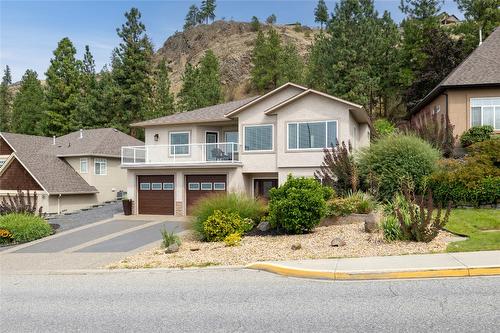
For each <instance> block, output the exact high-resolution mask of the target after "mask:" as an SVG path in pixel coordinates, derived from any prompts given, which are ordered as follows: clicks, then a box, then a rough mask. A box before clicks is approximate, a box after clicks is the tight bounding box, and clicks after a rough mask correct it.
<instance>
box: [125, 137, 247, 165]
mask: <svg viewBox="0 0 500 333" xmlns="http://www.w3.org/2000/svg"><path fill="white" fill-rule="evenodd" d="M238 149H239V148H238V144H237V143H234V142H220V143H192V144H179V145H149V146H127V147H122V156H121V159H122V160H121V162H122V166H123V167H134V166H181V165H184V166H189V165H226V164H230V165H231V164H234V165H239V164H240V161H239V157H240V154H239V150H238Z"/></svg>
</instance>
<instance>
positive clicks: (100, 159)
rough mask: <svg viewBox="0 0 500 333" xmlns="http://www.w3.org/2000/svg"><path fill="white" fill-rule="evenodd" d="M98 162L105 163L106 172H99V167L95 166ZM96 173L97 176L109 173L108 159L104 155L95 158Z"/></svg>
mask: <svg viewBox="0 0 500 333" xmlns="http://www.w3.org/2000/svg"><path fill="white" fill-rule="evenodd" d="M97 163H104V165H105V169H104V171H105V172H104V173H97V168H96V167H95V166H96V164H97ZM99 170H100V171H101V168H100V167H99ZM94 175H96V176H107V175H108V159H107V158H102V157H96V158H94Z"/></svg>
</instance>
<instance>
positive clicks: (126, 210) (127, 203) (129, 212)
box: [122, 197, 132, 215]
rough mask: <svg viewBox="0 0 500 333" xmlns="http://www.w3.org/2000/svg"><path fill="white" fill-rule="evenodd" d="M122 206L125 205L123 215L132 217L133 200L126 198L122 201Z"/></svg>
mask: <svg viewBox="0 0 500 333" xmlns="http://www.w3.org/2000/svg"><path fill="white" fill-rule="evenodd" d="M122 204H123V214H125V215H132V200H131V199H127V197H124V198H123V199H122Z"/></svg>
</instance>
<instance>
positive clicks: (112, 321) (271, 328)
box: [0, 269, 500, 332]
mask: <svg viewBox="0 0 500 333" xmlns="http://www.w3.org/2000/svg"><path fill="white" fill-rule="evenodd" d="M0 278H1V280H0V283H1V303H0V304H1V311H0V320H1V321H0V322H2V331H3V332H68V331H81V332H104V331H107V332H115V331H121V332H140V331H146V332H157V331H169V332H171V331H175V332H233V331H246V332H278V331H279V332H380V331H393V332H394V331H406V332H429V331H432V332H436V331H438V332H440V331H449V332H472V331H474V332H493V331H495V328H496V329H498V327H500V316H499V313H500V278H495V277H490V278H486V277H483V278H465V279H432V280H406V281H356V282H332V281H314V280H303V279H294V278H285V277H281V276H276V275H272V274H269V273H265V272H257V271H248V270H237V269H226V270H222V269H213V270H212V269H205V270H184V271H156V270H151V271H128V272H112V273H105V272H103V273H87V274H63V275H53V274H51V275H2V276H0Z"/></svg>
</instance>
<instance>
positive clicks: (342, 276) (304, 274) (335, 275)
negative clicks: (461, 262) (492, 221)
mask: <svg viewBox="0 0 500 333" xmlns="http://www.w3.org/2000/svg"><path fill="white" fill-rule="evenodd" d="M246 268H248V269H256V270H262V271H266V272H270V273H275V274H279V275H284V276H292V277H301V278H309V279H327V280H391V279H423V278H440V277H442V278H444V277H466V276H486V275H500V267H484V268H470V269H469V268H465V267H464V268H455V269H435V270H433V269H425V270H415V271H399V272H376V273H348V272H334V271H321V270H313V269H305V268H294V267H288V266H282V265H277V264H271V263H253V264H249V265H247V266H246Z"/></svg>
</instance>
